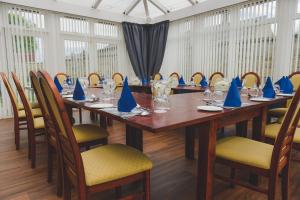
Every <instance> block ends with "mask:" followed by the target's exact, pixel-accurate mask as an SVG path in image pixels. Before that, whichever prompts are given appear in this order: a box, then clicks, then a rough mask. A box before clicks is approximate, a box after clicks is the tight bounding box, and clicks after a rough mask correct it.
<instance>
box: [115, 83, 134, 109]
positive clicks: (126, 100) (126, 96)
mask: <svg viewBox="0 0 300 200" xmlns="http://www.w3.org/2000/svg"><path fill="white" fill-rule="evenodd" d="M136 106H137V104H136V102H135V99H134V97H133V96H132V94H131V90H130V88H129V86H128V80H127V77H126V78H125V81H124V84H123V90H122V93H121V96H120V99H119V101H118V111H119V112H130V111H131V110H132V109H133V108H135V107H136Z"/></svg>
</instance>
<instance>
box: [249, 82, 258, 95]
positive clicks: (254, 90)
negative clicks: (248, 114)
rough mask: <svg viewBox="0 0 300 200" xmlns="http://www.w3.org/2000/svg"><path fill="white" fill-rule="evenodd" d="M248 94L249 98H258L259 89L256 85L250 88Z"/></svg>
mask: <svg viewBox="0 0 300 200" xmlns="http://www.w3.org/2000/svg"><path fill="white" fill-rule="evenodd" d="M249 94H250V96H251V97H258V96H259V88H258V87H257V85H256V84H254V85H253V86H252V88H251V89H250V91H249Z"/></svg>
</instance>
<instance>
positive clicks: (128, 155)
mask: <svg viewBox="0 0 300 200" xmlns="http://www.w3.org/2000/svg"><path fill="white" fill-rule="evenodd" d="M39 75H40V76H41V79H40V83H41V88H42V91H43V94H44V96H45V99H46V103H47V107H48V110H49V111H50V116H51V119H52V121H53V122H54V125H55V129H56V132H55V133H56V140H57V141H58V144H59V145H58V149H59V153H60V155H61V158H62V166H63V178H64V179H63V180H64V199H71V186H74V187H75V188H76V189H77V193H78V199H80V200H86V199H88V198H89V196H90V195H91V194H93V193H97V192H101V191H104V190H108V189H117V191H119V192H117V194H119V195H120V196H118V198H120V199H121V194H120V188H121V186H123V185H125V184H128V183H132V182H135V181H137V180H143V183H144V191H143V192H141V193H138V194H135V195H130V196H127V197H124V198H122V199H134V198H136V197H140V196H142V197H143V198H144V199H147V200H149V199H150V170H151V168H152V162H151V161H150V160H149V159H148V158H147V157H146V156H145V155H144V154H143V153H141V152H140V151H138V150H136V149H134V148H132V147H128V146H126V145H121V144H110V145H104V146H100V147H97V148H93V149H91V150H88V151H85V152H83V153H80V150H79V147H78V145H77V142H76V139H75V136H74V132H73V130H72V126H71V122H70V120H69V117H68V114H67V112H66V108H65V105H64V102H63V99H62V98H61V96H60V94H59V93H58V91H57V89H56V87H55V84H54V82H53V80H52V79H51V77H50V76H49V74H48V73H46V72H39Z"/></svg>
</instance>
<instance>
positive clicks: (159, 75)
mask: <svg viewBox="0 0 300 200" xmlns="http://www.w3.org/2000/svg"><path fill="white" fill-rule="evenodd" d="M161 79H162V75H161V73H156V74H155V75H154V78H153V80H155V81H160V80H161Z"/></svg>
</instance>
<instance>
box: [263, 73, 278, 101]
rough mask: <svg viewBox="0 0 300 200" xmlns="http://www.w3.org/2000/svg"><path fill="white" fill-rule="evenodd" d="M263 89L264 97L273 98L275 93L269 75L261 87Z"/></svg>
mask: <svg viewBox="0 0 300 200" xmlns="http://www.w3.org/2000/svg"><path fill="white" fill-rule="evenodd" d="M262 91H263V97H265V98H275V96H276V93H275V90H274V88H273V84H272V80H271V78H270V77H268V78H267V81H266V84H265V86H264V88H263V89H262Z"/></svg>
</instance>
